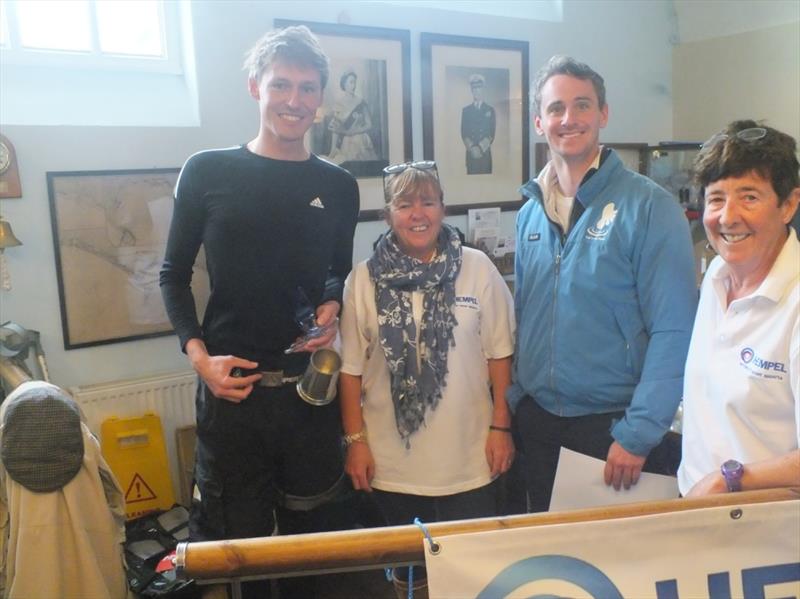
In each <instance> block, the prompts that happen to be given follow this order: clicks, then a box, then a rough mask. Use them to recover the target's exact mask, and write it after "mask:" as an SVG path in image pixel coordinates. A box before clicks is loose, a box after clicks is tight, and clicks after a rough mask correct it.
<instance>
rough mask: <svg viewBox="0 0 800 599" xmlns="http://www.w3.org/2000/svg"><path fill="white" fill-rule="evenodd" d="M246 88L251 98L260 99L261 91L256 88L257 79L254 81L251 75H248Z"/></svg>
mask: <svg viewBox="0 0 800 599" xmlns="http://www.w3.org/2000/svg"><path fill="white" fill-rule="evenodd" d="M247 89H248V91H249V92H250V96H251V97H252V98H254V99H256V100H260V99H261V91H260V90H259V89H258V81H256V80H255V79H254V78H253V77H248V79H247Z"/></svg>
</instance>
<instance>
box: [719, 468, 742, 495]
mask: <svg viewBox="0 0 800 599" xmlns="http://www.w3.org/2000/svg"><path fill="white" fill-rule="evenodd" d="M720 472H722V476H723V477H725V484H726V485H728V491H731V492H735V491H741V490H742V474H744V466H743V465H742V463H741V462H739V461H737V460H726V461H725V462H723V463H722V466H721V467H720Z"/></svg>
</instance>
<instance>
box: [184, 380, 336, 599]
mask: <svg viewBox="0 0 800 599" xmlns="http://www.w3.org/2000/svg"><path fill="white" fill-rule="evenodd" d="M196 409H197V449H196V453H195V471H194V475H195V483H196V484H197V486H198V488H199V490H200V495H201V499H200V501H199V502H194V503H193V505H192V510H191V516H190V524H189V526H190V539H191V540H192V541H204V540H221V539H235V538H246V537H260V536H269V535H271V534H272V533H273V530H274V529H275V524H276V521H275V516H274V515H273V514H274V513H277V525H278V530H279V531H280V533H281V534H298V533H306V532H319V531H324V530H332V529H336V528H340V527H341V526H339V525H338V524H339V523H338V522H336V521H335V520H337V518H335V517H333V516H332V515H331V514H332V511H331V510H332V509H334V510H335V509H336V506H335V504H328V505H322V506H320V507H318V508H315V509H312V510H309V511H294V510H287V509H285V508H283V507H282V506H281V502H280V498H281V496H282V494H284V493H287V494H290V495H295V496H300V497H309V496H314V495H319V494H320V493H323V492H324V491H326V490H328V489H330V488H331V487H333V486H334V485H335V484H336V482H337V481H338V480H339V479H340V477H341V476H342V472H343V453H342V446H341V424H340V423H341V420H340V415H339V408H338V402H332V403H330V404H328V405H326V406H312V405H309V404H307V403H306V402H304V401H303V400H302V399H300V398H299V397H298V395H297V391H296V389H295V385H294V384H287V385H284V386H282V387H275V388H266V387H255V388H254V389H253V392H252V393H251V394H250V396H249V397H248V398H247V399H245V400H244V401H242V402H241V403H238V404H237V403H234V402H230V401H227V400H224V399H220V398H217V397H215V396H214V395H213V394H212V393H211V392H210V391H209V390H208V389H207V387H206V386H205V384H204V383H202V381H201V382H200V384H199V385H198V391H197V397H196ZM287 583H289V581H288V580H287ZM289 584H290V586H291V585H294V586H297V584H298V583H297V582H296V581H294V582H291V583H289ZM268 589H269V584H268V581H258V582H256V583H247V584H245V585H243V588H242V590H243V594H244V595H245V596H252V597H265V596H268V593H269V590H268ZM301 593H304V594H306V595H307V593H308V590H307V589H303V590H302V591H298V592H297V593H292V592H290V591H289V589H287V590H286V591H284V589H283V584H282V586H281V596H282V597H284V598H285V597H289V596H303V594H301Z"/></svg>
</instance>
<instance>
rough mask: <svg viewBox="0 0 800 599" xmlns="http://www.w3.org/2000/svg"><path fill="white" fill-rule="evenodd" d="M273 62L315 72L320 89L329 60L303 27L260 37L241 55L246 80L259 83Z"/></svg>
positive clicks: (325, 79)
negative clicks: (243, 57) (283, 62)
mask: <svg viewBox="0 0 800 599" xmlns="http://www.w3.org/2000/svg"><path fill="white" fill-rule="evenodd" d="M276 60H282V61H285V62H287V63H289V64H292V65H297V66H303V67H311V68H313V69H316V70H317V71H318V72H319V80H320V83H321V84H322V89H325V85H326V84H327V83H328V77H329V76H330V61H329V60H328V56H327V54H325V51H324V50H323V49H322V46H321V45H320V43H319V40H318V39H317V38H316V36H315V35H314V34H313V33H311V30H310V29H309V28H308V27H306V26H305V25H295V26H292V27H286V28H284V29H276V30H274V31H270V32H269V33H267V34H266V35H264V37H262V38H261V39H260V40H258V41H257V42H256V44H255V45H254V46H253V47H252V48H250V50H248V51H247V53H246V54H245V59H244V69H245V70H246V71H247V74H248V77H250V78H251V79H254V80H255V81H260V80H261V77H262V75H264V72H265V71H267V70H268V69H269V68H270V67H271V66H272V64H273V63H274V62H275V61H276Z"/></svg>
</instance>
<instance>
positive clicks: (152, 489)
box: [100, 414, 175, 519]
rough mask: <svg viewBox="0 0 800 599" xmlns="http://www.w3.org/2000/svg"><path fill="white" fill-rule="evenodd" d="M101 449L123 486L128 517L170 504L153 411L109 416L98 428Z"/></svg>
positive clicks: (159, 432) (159, 433) (163, 455)
mask: <svg viewBox="0 0 800 599" xmlns="http://www.w3.org/2000/svg"><path fill="white" fill-rule="evenodd" d="M100 448H101V450H102V452H103V456H104V457H105V459H106V461H107V462H108V465H109V466H110V467H111V470H112V471H113V472H114V474H115V475H116V477H117V479H118V480H119V482H120V485H121V486H122V488H123V489H125V504H126V514H127V515H128V519H131V518H137V517H139V516H141V515H143V514H147V513H148V512H152V511H156V510H162V509H163V510H167V509H169V508H171V507H172V505H173V504H174V503H175V499H174V496H173V494H172V483H171V481H170V478H169V463H168V462H167V450H166V447H165V445H164V433H163V431H162V429H161V418H159V417H158V416H157V415H156V414H145V415H144V416H139V417H134V418H109V419H108V420H105V421H104V422H103V424H102V425H101V427H100Z"/></svg>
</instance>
